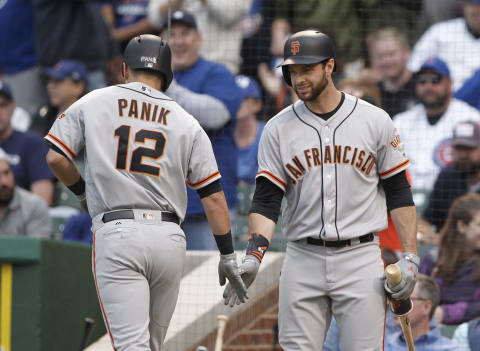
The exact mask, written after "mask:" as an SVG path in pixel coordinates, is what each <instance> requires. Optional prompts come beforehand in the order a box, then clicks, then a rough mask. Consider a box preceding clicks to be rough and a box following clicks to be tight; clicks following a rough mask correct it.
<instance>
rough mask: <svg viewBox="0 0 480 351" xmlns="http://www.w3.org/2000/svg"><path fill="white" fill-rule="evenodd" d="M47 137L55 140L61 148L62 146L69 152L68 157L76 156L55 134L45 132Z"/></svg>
mask: <svg viewBox="0 0 480 351" xmlns="http://www.w3.org/2000/svg"><path fill="white" fill-rule="evenodd" d="M47 138H52V139H53V140H54V141H56V142H57V143H59V144H60V146H62V148H64V149H65V151H67V152H68V153H69V154H70V157H71V158H75V157H76V155H75V153H74V152H73V151H72V150H70V148H69V147H68V146H67V145H66V144H65V143H64V142H63V141H61V140H60V139H58V138H57V137H56V136H55V135H53V134H50V133H48V134H47Z"/></svg>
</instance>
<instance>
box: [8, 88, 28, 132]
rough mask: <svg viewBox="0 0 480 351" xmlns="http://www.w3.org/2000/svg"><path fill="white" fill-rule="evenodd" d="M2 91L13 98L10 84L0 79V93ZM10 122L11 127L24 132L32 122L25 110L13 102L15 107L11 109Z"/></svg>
mask: <svg viewBox="0 0 480 351" xmlns="http://www.w3.org/2000/svg"><path fill="white" fill-rule="evenodd" d="M2 92H3V95H5V96H10V97H12V100H14V97H13V96H14V95H13V91H12V89H10V85H9V84H8V83H7V82H6V81H5V82H3V81H2V80H0V94H2ZM10 123H11V124H12V127H13V129H16V130H19V131H21V132H24V131H26V130H27V129H28V127H30V124H31V123H32V118H31V117H30V115H29V114H28V112H27V111H25V110H24V109H23V108H21V107H20V106H17V104H16V103H15V109H14V110H13V116H12V120H11V122H10Z"/></svg>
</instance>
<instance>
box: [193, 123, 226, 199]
mask: <svg viewBox="0 0 480 351" xmlns="http://www.w3.org/2000/svg"><path fill="white" fill-rule="evenodd" d="M220 178H221V176H220V172H219V171H218V166H217V161H216V160H215V155H214V154H213V148H212V143H211V142H210V139H209V138H208V135H207V133H205V131H204V130H203V129H201V128H199V131H198V132H197V133H196V135H195V139H194V142H193V147H192V151H191V155H190V160H189V162H188V172H187V179H186V181H187V184H188V185H189V186H190V187H191V188H192V189H193V190H199V189H201V188H203V187H205V186H207V185H209V184H211V183H213V182H214V181H216V180H217V179H220Z"/></svg>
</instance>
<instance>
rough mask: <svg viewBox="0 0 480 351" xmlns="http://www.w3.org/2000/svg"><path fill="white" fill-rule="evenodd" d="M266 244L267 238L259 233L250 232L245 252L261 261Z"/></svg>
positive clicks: (265, 250) (266, 248)
mask: <svg viewBox="0 0 480 351" xmlns="http://www.w3.org/2000/svg"><path fill="white" fill-rule="evenodd" d="M268 245H269V242H268V240H267V238H265V237H264V236H263V235H261V234H256V233H252V234H250V236H249V237H248V245H247V252H246V254H247V255H252V256H254V257H255V258H256V259H257V260H258V261H259V262H260V263H261V262H262V259H263V256H264V255H265V252H267V250H268Z"/></svg>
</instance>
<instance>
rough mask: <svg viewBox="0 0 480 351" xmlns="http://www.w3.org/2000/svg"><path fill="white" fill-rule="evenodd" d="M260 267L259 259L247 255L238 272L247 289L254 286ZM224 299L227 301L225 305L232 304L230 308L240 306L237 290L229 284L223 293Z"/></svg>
mask: <svg viewBox="0 0 480 351" xmlns="http://www.w3.org/2000/svg"><path fill="white" fill-rule="evenodd" d="M259 267H260V262H259V261H258V259H256V258H255V257H254V256H252V255H245V257H244V258H243V261H242V264H241V265H240V267H239V268H238V271H239V273H240V276H241V277H242V280H243V282H244V283H245V286H246V287H247V289H248V288H249V287H250V285H252V283H253V281H254V280H255V277H256V276H257V273H258V268H259ZM223 298H224V299H225V305H228V304H230V307H233V306H234V305H235V303H236V304H237V305H240V299H239V298H238V296H237V294H236V293H235V290H234V289H233V288H232V286H231V285H230V284H227V287H226V288H225V291H224V292H223Z"/></svg>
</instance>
